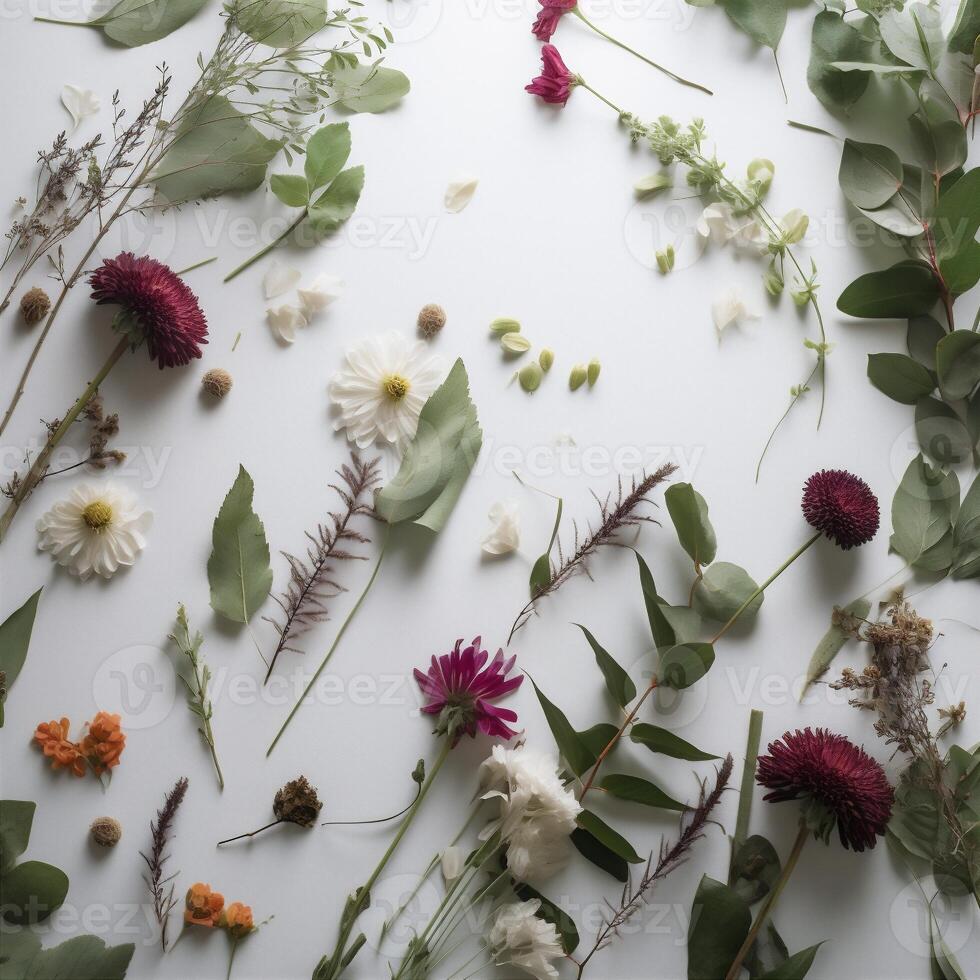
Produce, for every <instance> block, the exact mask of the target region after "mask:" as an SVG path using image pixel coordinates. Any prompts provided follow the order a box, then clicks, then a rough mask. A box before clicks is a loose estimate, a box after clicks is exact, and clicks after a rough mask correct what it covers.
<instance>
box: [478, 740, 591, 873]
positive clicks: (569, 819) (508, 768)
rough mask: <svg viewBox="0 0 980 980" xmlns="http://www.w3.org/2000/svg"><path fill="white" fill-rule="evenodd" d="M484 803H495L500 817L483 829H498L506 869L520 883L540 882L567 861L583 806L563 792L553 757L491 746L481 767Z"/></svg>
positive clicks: (487, 832)
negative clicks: (491, 749)
mask: <svg viewBox="0 0 980 980" xmlns="http://www.w3.org/2000/svg"><path fill="white" fill-rule="evenodd" d="M477 792H478V793H479V795H480V797H481V799H484V800H499V803H500V814H499V816H498V817H497V819H496V820H493V821H491V822H490V823H489V824H488V825H487V826H486V827H485V828H484V829H483V831H482V833H481V834H480V837H481V839H482V840H487V839H489V838H490V837H491V836H493V834H495V833H496V832H497V831H499V832H500V837H501V840H502V841H503V842H504V843H505V844H506V845H507V868H508V870H509V871H510V873H511V874H512V875H513V876H514V877H515V878H517V879H518V880H520V881H542V880H544V879H545V878H548V877H550V876H551V875H553V874H555V872H557V871H559V870H560V869H561V868H562V867H563V866H564V864H565V862H566V861H567V860H568V854H569V849H570V843H569V840H568V838H569V835H570V834H571V833H572V831H573V830H574V829H575V820H576V818H577V817H578V815H579V814H580V813H581V812H582V807H581V806H580V805H579V802H578V800H576V799H575V794H574V793H573V792H572V791H571V790H569V789H566V788H565V786H564V784H563V783H562V781H561V779H560V778H559V775H558V772H557V764H556V761H555V759H554V757H553V756H550V755H548V754H547V753H544V752H537V751H535V750H534V749H529V748H526V747H525V746H520V747H518V748H516V749H506V748H504V747H503V746H502V745H495V746H494V747H493V753H492V754H491V756H490V758H488V759H487V760H485V761H484V762H483V764H482V765H481V766H480V788H479V790H478V791H477Z"/></svg>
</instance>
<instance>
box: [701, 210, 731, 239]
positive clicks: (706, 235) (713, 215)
mask: <svg viewBox="0 0 980 980" xmlns="http://www.w3.org/2000/svg"><path fill="white" fill-rule="evenodd" d="M733 219H734V214H733V212H732V208H731V205H729V204H719V203H715V204H709V205H708V206H707V207H706V208H705V209H704V210H703V211H702V212H701V217H700V218H698V221H697V226H696V227H697V232H698V236H699V237H700V238H701V239H702V240H705V241H706V240H708V239H710V240H711V242H712V244H714V245H724V244H725V243H726V242H727V241H728V240H729V239H730V238H731V237H732V221H733Z"/></svg>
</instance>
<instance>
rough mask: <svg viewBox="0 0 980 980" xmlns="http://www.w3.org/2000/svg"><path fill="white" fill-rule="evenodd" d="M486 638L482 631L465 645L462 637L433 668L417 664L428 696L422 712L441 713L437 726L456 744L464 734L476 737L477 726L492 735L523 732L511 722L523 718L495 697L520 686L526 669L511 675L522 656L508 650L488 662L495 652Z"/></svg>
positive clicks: (418, 678)
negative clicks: (498, 703) (484, 642)
mask: <svg viewBox="0 0 980 980" xmlns="http://www.w3.org/2000/svg"><path fill="white" fill-rule="evenodd" d="M480 642H481V638H480V637H479V636H478V637H476V639H474V640H473V642H472V643H471V644H470V645H469V646H468V647H465V648H463V641H462V640H457V641H456V646H455V648H454V649H453V651H452V652H451V653H448V654H443V655H442V656H441V657H438V658H436V657H433V658H432V664H431V666H430V667H429V669H428V671H426V672H425V673H423V672H422V671H421V670H419V669H418V668H416V669H415V680H416V681H417V682H418V685H419V687H420V688H421V689H422V693H423V694H424V695H425V697H426V704H425V705H424V706H423V708H422V713H423V714H427V715H438V716H439V720H438V722H437V724H436V732H437V733H438V734H439V735H448V736H449V737H450V738H451V739H452V743H453V745H455V744H456V743H457V742H458V741H459V740H460V739H461V738H462V737H463V736H464V735H469V736H470V738H475V737H476V733H477V730H479V731H481V732H483V734H484V735H489V736H490V737H491V738H503V739H510V738H513V737H514V736H515V735H516V734H517V732H516V731H514V729H512V728H510V727H509V725H508V724H507V722H514V721H517V712H515V711H511V710H510V709H509V708H498V707H497V706H496V705H494V704H493V703H492V702H494V701H499V700H500V698H502V697H506V696H507V695H508V694H510V693H511V692H513V691H516V690H517V689H518V688H519V687H520V686H521V683H522V682H523V680H524V675H523V674H520V675H519V676H517V677H510V678H508V677H507V674H508V673H510V671H511V669H512V668H513V666H514V662H515V661H516V660H517V658H516V657H510V658H509V659H508V660H505V659H504V652H503V650H498V651H497V654H496V656H495V657H494V658H493V660H492V661H490V664H489V666H484V665H485V664H486V663H487V660H488V659H489V658H490V654H489V653H487V651H486V650H481V649H480Z"/></svg>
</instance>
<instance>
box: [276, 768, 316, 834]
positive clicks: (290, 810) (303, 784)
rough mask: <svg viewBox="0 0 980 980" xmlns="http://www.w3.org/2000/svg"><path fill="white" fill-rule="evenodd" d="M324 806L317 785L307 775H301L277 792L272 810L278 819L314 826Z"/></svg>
mask: <svg viewBox="0 0 980 980" xmlns="http://www.w3.org/2000/svg"><path fill="white" fill-rule="evenodd" d="M322 807H323V804H322V803H321V802H320V799H319V797H318V796H317V795H316V787H315V786H311V785H310V784H309V781H308V780H307V778H306V776H299V777H297V778H296V779H291V780H290V781H289V782H288V783H286V785H285V786H283V788H282V789H281V790H279V792H278V793H276V798H275V801H274V802H273V804H272V812H273V813H274V814H275V815H276V819H277V820H283V821H285V822H286V823H295V824H299V826H300V827H312V826H313V824H314V823H315V822H316V818H317V814H319V812H320V809H321V808H322Z"/></svg>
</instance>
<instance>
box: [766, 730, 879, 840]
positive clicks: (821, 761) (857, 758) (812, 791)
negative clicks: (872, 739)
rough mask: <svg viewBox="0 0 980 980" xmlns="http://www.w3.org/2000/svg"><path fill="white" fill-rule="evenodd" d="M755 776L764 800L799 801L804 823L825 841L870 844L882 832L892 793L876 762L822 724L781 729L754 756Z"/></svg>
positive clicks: (862, 750)
mask: <svg viewBox="0 0 980 980" xmlns="http://www.w3.org/2000/svg"><path fill="white" fill-rule="evenodd" d="M755 778H756V780H757V781H758V783H759V784H760V785H761V786H765V787H766V788H767V789H770V790H771V791H772V792H770V793H767V794H766V796H765V799H766V800H772V801H774V802H781V801H784V800H802V801H803V809H804V815H805V819H806V822H807V824H808V826H809V827H810V828H811V829H812V830H813V831H814V835H815V836H817V837H819V838H821V839H822V840H823V841H824V843H826V842H827V841H828V840H829V838H830V834H831V832H832V831H833V829H834V826H835V825H836V827H837V833H838V836H839V837H840V842H841V844H843V845H844V847H846V848H850V849H852V850H855V851H863V850H864V849H865V848H868V849H871V848H873V847H874V846H875V844H876V843H877V839H878V837H880V836H881V835H883V834H884V833H885V830H886V828H887V827H888V819H889V817H890V816H891V812H892V802H893V800H894V792H893V791H892V788H891V785H890V784H889V782H888V779H887V777H886V776H885V771H884V769H882V768H881V764H880V763H879V762H877V761H876V760H875V759H873V758H872V757H871V756H870V755H868V753H867V752H865V751H864V749H862V748H859V747H858V746H857V745H855V744H854V743H853V742H851V741H850V740H849V739H847V738H845V737H844V736H843V735H837V734H835V733H833V732H828V731H827V730H826V729H824V728H818V729H817V730H816V731H812V730H811V729H809V728H805V729H803V731H800V730H799V729H797V731H795V732H786V734H785V735H783V737H782V738H781V739H779V740H777V741H775V742H771V743H770V744H769V754H768V755H763V756H760V757H759V767H758V771H757V772H756V777H755Z"/></svg>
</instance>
